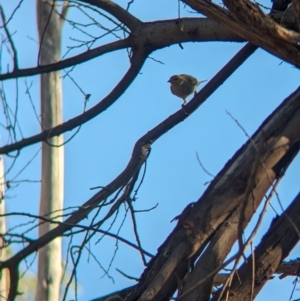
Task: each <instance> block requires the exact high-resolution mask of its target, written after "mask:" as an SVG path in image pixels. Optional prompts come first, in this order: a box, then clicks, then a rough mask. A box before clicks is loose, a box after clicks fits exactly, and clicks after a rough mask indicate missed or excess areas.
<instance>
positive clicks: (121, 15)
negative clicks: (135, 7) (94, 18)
mask: <svg viewBox="0 0 300 301" xmlns="http://www.w3.org/2000/svg"><path fill="white" fill-rule="evenodd" d="M81 2H84V3H88V4H91V5H94V6H97V7H99V8H101V9H104V10H105V11H107V12H108V13H110V14H111V15H113V16H114V17H115V18H117V19H118V20H119V21H120V22H121V23H123V24H125V25H126V26H127V27H128V28H129V29H130V30H131V31H136V30H137V29H138V28H139V27H140V26H141V25H142V22H141V21H140V20H139V19H138V18H136V17H134V16H133V15H132V14H131V13H129V12H128V11H126V10H125V9H124V8H122V7H121V6H119V5H118V4H117V3H115V2H113V1H110V0H81Z"/></svg>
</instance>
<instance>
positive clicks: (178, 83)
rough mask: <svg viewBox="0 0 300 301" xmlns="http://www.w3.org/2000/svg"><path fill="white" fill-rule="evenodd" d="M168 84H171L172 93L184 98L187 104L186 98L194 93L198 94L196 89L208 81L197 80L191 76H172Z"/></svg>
mask: <svg viewBox="0 0 300 301" xmlns="http://www.w3.org/2000/svg"><path fill="white" fill-rule="evenodd" d="M168 82H169V83H171V87H170V88H171V92H172V93H173V94H174V95H176V96H178V97H180V98H182V99H183V103H184V104H185V103H186V98H187V97H188V96H189V95H190V94H192V93H194V94H196V93H197V91H196V88H197V87H198V86H199V85H200V84H201V83H203V82H206V80H197V78H195V77H193V76H191V75H188V74H179V75H173V76H171V77H170V79H169V80H168Z"/></svg>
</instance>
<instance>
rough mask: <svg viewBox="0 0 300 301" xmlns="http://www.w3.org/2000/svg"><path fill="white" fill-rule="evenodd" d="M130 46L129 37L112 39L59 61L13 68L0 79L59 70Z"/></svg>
mask: <svg viewBox="0 0 300 301" xmlns="http://www.w3.org/2000/svg"><path fill="white" fill-rule="evenodd" d="M130 46H131V42H130V40H129V38H126V39H123V40H119V41H114V42H111V43H108V44H106V45H102V46H99V47H97V48H95V49H91V50H88V51H86V52H83V53H80V54H78V55H75V56H73V57H70V58H68V59H65V60H62V61H59V62H57V63H53V64H49V65H42V66H38V67H33V68H26V69H18V70H14V71H13V72H8V73H4V74H0V80H7V79H12V78H18V77H23V76H32V75H37V74H42V73H48V72H52V71H57V70H61V69H64V68H68V67H71V66H74V65H77V64H81V63H84V62H86V61H89V60H91V59H93V58H95V57H97V56H100V55H103V54H105V53H107V52H112V51H116V50H119V49H123V48H127V47H130Z"/></svg>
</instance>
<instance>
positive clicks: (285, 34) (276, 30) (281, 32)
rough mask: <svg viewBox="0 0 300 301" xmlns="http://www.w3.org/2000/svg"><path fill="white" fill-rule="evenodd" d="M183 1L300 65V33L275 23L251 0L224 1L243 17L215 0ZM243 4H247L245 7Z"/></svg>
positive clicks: (277, 54) (266, 48)
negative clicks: (217, 3)
mask: <svg viewBox="0 0 300 301" xmlns="http://www.w3.org/2000/svg"><path fill="white" fill-rule="evenodd" d="M182 1H183V2H184V3H186V4H187V5H189V6H190V7H192V8H193V9H195V10H196V11H198V12H201V13H203V14H205V15H206V16H207V17H209V18H211V19H212V20H215V21H216V22H218V23H220V24H222V25H224V26H226V27H228V28H229V29H231V30H234V31H235V32H236V33H237V34H239V35H241V36H242V37H243V38H245V39H246V40H249V41H250V42H251V43H253V44H255V45H258V46H259V47H262V48H263V49H265V50H266V51H268V52H270V53H272V54H273V55H275V56H277V57H279V58H280V59H283V60H285V61H286V62H289V63H290V64H293V65H295V66H297V67H300V52H299V45H298V43H299V41H300V34H299V33H296V32H293V31H289V30H287V29H285V28H283V27H282V26H280V25H278V24H276V23H275V22H274V21H273V20H272V19H271V17H270V16H268V15H265V14H264V13H263V12H262V11H261V10H259V9H258V8H257V7H256V6H255V5H254V4H252V3H251V2H250V1H245V0H239V4H237V1H232V0H224V4H225V5H226V6H228V7H230V10H234V11H235V14H236V16H237V15H238V14H240V15H241V16H242V17H243V19H242V20H243V21H241V20H240V19H237V17H236V16H233V14H231V13H230V12H229V11H228V10H226V9H223V8H221V7H220V6H218V5H216V4H214V3H213V2H209V1H204V0H182ZM242 4H243V5H242ZM242 8H244V10H243V11H242Z"/></svg>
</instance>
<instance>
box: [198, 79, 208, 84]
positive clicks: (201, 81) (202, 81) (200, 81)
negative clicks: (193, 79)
mask: <svg viewBox="0 0 300 301" xmlns="http://www.w3.org/2000/svg"><path fill="white" fill-rule="evenodd" d="M204 82H207V79H205V80H199V84H201V83H204Z"/></svg>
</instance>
